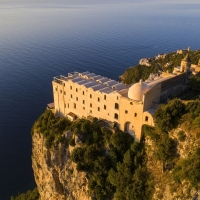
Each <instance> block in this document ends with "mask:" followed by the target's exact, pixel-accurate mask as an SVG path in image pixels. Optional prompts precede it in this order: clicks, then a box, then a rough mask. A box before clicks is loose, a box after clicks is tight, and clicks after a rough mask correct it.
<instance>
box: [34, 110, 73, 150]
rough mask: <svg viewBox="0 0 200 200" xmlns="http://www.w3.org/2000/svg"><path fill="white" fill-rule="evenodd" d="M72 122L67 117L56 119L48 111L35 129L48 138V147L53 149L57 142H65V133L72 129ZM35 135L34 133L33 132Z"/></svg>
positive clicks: (41, 117)
mask: <svg viewBox="0 0 200 200" xmlns="http://www.w3.org/2000/svg"><path fill="white" fill-rule="evenodd" d="M70 125H71V122H70V121H69V120H67V119H66V118H65V117H61V118H60V117H55V115H54V114H53V113H52V112H51V110H46V111H45V112H44V114H42V115H41V116H40V117H39V119H38V120H37V122H36V124H35V125H34V128H36V130H38V132H39V133H41V134H43V135H44V137H45V138H46V147H47V148H51V147H52V146H53V144H55V141H56V142H57V143H59V142H62V141H63V140H64V137H63V132H64V131H66V130H69V129H70ZM31 133H32V134H34V132H33V131H32V132H31Z"/></svg>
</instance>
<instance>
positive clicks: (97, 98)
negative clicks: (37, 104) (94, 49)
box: [52, 57, 190, 141]
mask: <svg viewBox="0 0 200 200" xmlns="http://www.w3.org/2000/svg"><path fill="white" fill-rule="evenodd" d="M187 59H188V57H187V58H184V60H183V62H182V63H181V68H180V70H181V71H179V72H176V73H162V74H160V75H153V74H151V75H150V77H149V79H148V80H146V81H142V80H140V81H139V82H138V83H135V84H133V85H129V86H127V85H125V84H123V83H119V82H117V81H115V80H111V79H109V78H107V77H104V76H101V75H96V74H94V73H90V72H88V71H86V72H82V73H79V72H73V73H69V74H68V76H59V77H54V78H53V82H52V83H53V96H54V107H55V113H56V115H58V116H65V117H68V118H69V119H70V120H73V119H74V118H75V116H77V117H88V116H92V117H97V118H99V119H105V120H108V121H110V122H115V124H116V125H117V126H118V127H119V129H121V130H122V131H125V132H127V133H129V134H131V135H132V136H133V137H134V138H135V139H136V141H140V139H141V131H142V125H143V124H148V125H150V126H154V122H153V116H152V115H153V113H154V112H155V110H156V108H157V107H158V105H159V104H160V103H161V102H165V101H167V99H168V98H169V97H170V96H174V95H176V94H177V93H179V92H180V91H182V90H183V89H184V88H185V82H186V79H187V76H188V75H187V74H188V68H189V67H190V63H188V62H187Z"/></svg>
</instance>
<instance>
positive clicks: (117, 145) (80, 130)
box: [71, 119, 153, 200]
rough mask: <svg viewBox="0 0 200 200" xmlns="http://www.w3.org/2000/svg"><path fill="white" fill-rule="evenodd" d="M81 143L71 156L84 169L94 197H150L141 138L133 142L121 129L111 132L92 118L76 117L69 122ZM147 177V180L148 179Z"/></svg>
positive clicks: (78, 168)
mask: <svg viewBox="0 0 200 200" xmlns="http://www.w3.org/2000/svg"><path fill="white" fill-rule="evenodd" d="M72 130H73V131H74V133H75V134H78V135H80V137H81V138H82V139H81V142H82V145H81V147H76V148H75V149H74V150H73V152H72V154H71V159H72V161H74V162H75V163H76V164H77V166H76V168H77V170H78V171H85V172H86V173H87V176H88V179H89V183H88V185H89V189H90V192H91V194H93V195H94V196H95V198H96V199H98V200H101V199H102V200H105V199H111V198H112V197H113V194H114V197H115V199H127V200H129V199H131V200H132V199H133V200H134V199H135V200H137V199H138V200H139V199H151V195H152V191H153V183H152V182H151V181H150V179H149V178H150V175H149V172H148V171H147V168H146V154H145V149H144V142H141V143H140V144H139V143H136V142H134V140H133V138H132V137H131V136H130V135H129V134H126V133H124V132H122V131H119V130H116V131H115V133H112V132H111V131H110V130H109V129H107V128H104V127H100V125H99V124H98V122H96V121H95V120H94V121H93V122H90V121H88V120H83V119H81V120H78V121H77V122H76V123H74V124H73V125H72ZM148 179H149V180H148Z"/></svg>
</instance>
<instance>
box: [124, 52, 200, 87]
mask: <svg viewBox="0 0 200 200" xmlns="http://www.w3.org/2000/svg"><path fill="white" fill-rule="evenodd" d="M186 54H187V53H184V54H176V53H175V52H170V53H168V54H167V56H166V57H165V58H160V59H157V60H156V59H155V58H151V59H150V62H151V66H150V67H147V66H144V65H136V66H133V67H130V68H128V69H127V70H126V71H125V73H124V74H123V75H122V82H123V83H125V84H133V83H136V82H138V81H139V80H140V79H143V80H146V79H147V78H148V77H149V75H150V73H157V72H158V70H163V71H165V72H166V71H168V72H172V71H173V69H174V67H177V66H180V64H181V60H182V59H183V58H184V57H185V56H186ZM189 57H190V59H191V61H192V64H197V63H198V60H199V58H200V50H197V51H190V52H189Z"/></svg>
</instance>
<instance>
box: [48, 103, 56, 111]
mask: <svg viewBox="0 0 200 200" xmlns="http://www.w3.org/2000/svg"><path fill="white" fill-rule="evenodd" d="M47 109H49V110H53V109H54V102H52V103H49V104H47Z"/></svg>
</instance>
